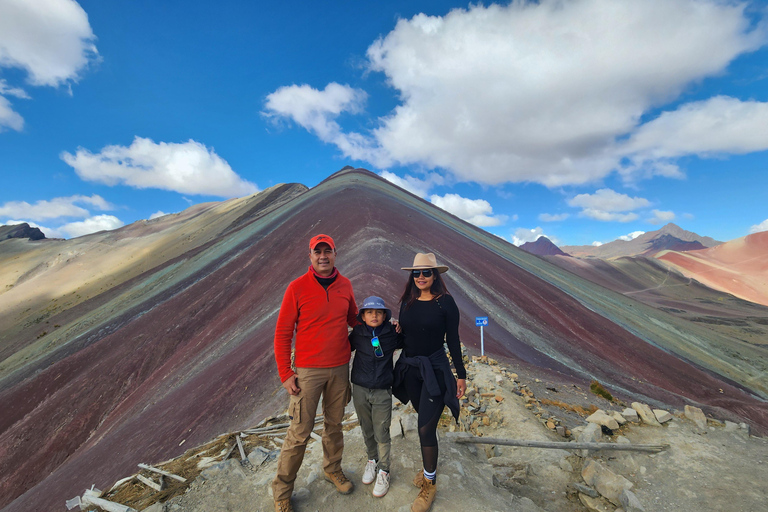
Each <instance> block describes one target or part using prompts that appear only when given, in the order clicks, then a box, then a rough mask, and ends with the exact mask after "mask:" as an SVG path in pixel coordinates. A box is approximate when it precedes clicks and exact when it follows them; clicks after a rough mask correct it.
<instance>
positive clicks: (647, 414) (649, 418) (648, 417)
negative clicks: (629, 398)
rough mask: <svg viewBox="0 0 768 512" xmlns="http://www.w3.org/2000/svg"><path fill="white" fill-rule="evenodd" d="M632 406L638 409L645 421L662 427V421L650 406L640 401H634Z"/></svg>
mask: <svg viewBox="0 0 768 512" xmlns="http://www.w3.org/2000/svg"><path fill="white" fill-rule="evenodd" d="M632 408H633V409H634V410H635V411H637V414H638V415H639V416H640V418H641V419H642V420H643V423H646V424H648V425H651V426H653V427H660V426H661V423H659V422H658V421H657V420H656V416H655V415H654V414H653V411H652V410H651V408H650V407H648V406H647V405H645V404H641V403H640V402H632Z"/></svg>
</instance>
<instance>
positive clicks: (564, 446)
mask: <svg viewBox="0 0 768 512" xmlns="http://www.w3.org/2000/svg"><path fill="white" fill-rule="evenodd" d="M453 441H454V442H455V443H460V444H499V445H503V446H522V447H526V448H552V449H556V450H616V451H626V452H631V451H635V452H654V453H656V452H660V451H662V450H666V449H667V448H669V445H666V444H616V443H575V442H574V443H569V442H560V441H554V442H553V441H528V440H525V439H502V438H498V437H457V438H454V439H453Z"/></svg>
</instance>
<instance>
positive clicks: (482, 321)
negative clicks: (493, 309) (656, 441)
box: [475, 316, 488, 356]
mask: <svg viewBox="0 0 768 512" xmlns="http://www.w3.org/2000/svg"><path fill="white" fill-rule="evenodd" d="M475 325H477V326H479V327H480V356H484V355H485V343H484V340H483V326H485V325H488V317H487V316H476V317H475Z"/></svg>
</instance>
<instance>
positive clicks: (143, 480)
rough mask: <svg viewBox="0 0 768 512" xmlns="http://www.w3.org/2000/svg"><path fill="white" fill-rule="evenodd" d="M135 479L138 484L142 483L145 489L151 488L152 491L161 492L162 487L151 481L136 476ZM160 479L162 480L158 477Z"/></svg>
mask: <svg viewBox="0 0 768 512" xmlns="http://www.w3.org/2000/svg"><path fill="white" fill-rule="evenodd" d="M136 478H138V479H139V482H141V483H143V484H144V485H146V486H147V487H151V488H152V489H154V490H156V491H158V492H159V491H162V490H163V487H162V486H161V485H160V484H158V483H155V482H153V481H152V480H150V479H149V478H147V477H145V476H142V475H136ZM160 478H162V475H160Z"/></svg>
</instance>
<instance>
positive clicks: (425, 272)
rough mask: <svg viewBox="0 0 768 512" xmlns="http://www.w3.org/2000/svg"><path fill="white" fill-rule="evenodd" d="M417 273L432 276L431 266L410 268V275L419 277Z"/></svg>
mask: <svg viewBox="0 0 768 512" xmlns="http://www.w3.org/2000/svg"><path fill="white" fill-rule="evenodd" d="M419 274H421V275H422V276H424V277H432V269H431V268H425V269H422V270H411V276H413V277H419Z"/></svg>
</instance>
